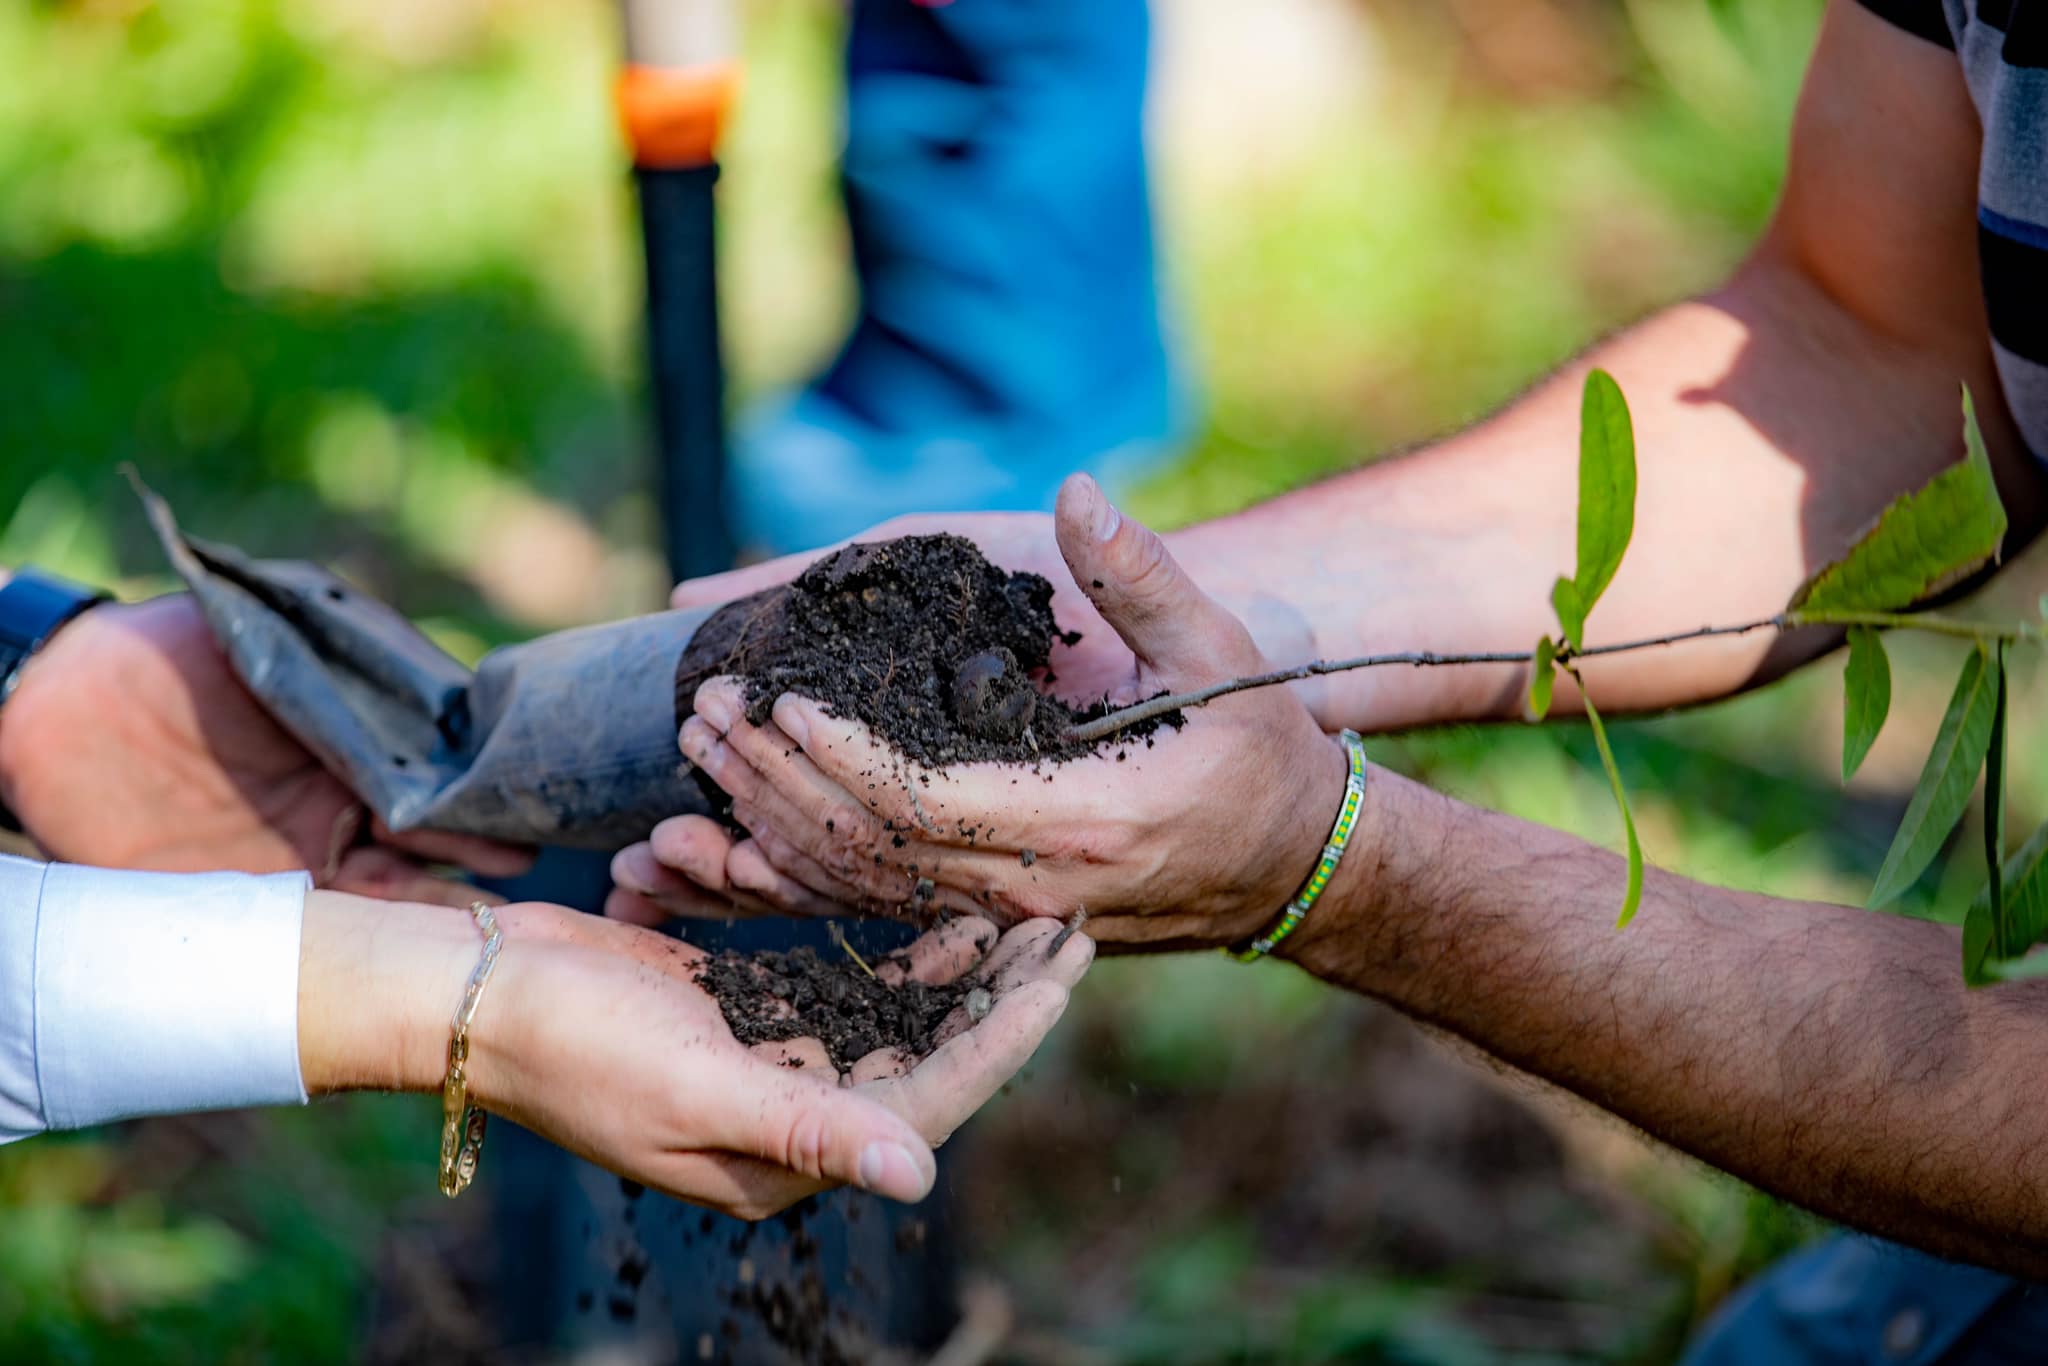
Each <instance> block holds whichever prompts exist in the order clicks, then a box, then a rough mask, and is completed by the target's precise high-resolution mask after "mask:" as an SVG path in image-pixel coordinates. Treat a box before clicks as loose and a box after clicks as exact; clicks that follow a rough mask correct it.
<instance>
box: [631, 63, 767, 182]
mask: <svg viewBox="0 0 2048 1366" xmlns="http://www.w3.org/2000/svg"><path fill="white" fill-rule="evenodd" d="M739 88H740V64H739V63H738V62H716V63H712V64H710V65H707V66H694V67H688V68H685V69H682V70H674V69H670V68H667V67H655V66H628V67H627V68H626V69H625V70H624V71H622V72H621V73H619V83H618V86H617V88H616V89H615V91H614V92H613V93H614V96H615V98H616V99H617V101H618V108H619V126H620V127H621V128H623V129H624V130H625V134H626V145H627V146H628V147H630V148H631V149H632V152H633V164H634V165H636V166H645V167H649V168H670V169H673V168H677V167H683V166H705V165H708V164H710V163H711V162H712V161H714V160H716V159H717V157H718V139H719V135H720V134H721V133H722V132H724V130H725V118H726V115H727V114H728V113H729V112H730V111H731V109H732V106H733V101H734V100H735V99H737V98H738V97H739Z"/></svg>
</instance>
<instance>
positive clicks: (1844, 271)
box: [1167, 0, 2042, 729]
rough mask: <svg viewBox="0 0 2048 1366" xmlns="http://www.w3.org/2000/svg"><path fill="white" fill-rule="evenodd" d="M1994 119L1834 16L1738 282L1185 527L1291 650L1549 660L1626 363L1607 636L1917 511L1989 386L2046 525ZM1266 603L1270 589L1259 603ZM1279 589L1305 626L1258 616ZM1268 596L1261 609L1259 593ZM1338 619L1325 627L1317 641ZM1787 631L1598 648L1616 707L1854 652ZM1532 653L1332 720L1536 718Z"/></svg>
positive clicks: (1346, 703)
mask: <svg viewBox="0 0 2048 1366" xmlns="http://www.w3.org/2000/svg"><path fill="white" fill-rule="evenodd" d="M1978 142H1979V129H1978V122H1977V116H1976V112H1975V109H1974V108H1973V106H1972V105H1971V103H1970V97H1969V93H1968V90H1967V88H1966V86H1965V85H1964V82H1963V77H1962V74H1961V71H1960V69H1959V66H1958V64H1957V61H1956V57H1955V54H1954V53H1952V52H1947V51H1944V50H1942V49H1941V48H1938V47H1936V46H1934V45H1933V44H1931V43H1928V42H1926V41H1924V40H1922V39H1919V38H1915V37H1912V36H1911V35H1909V34H1906V33H1905V32H1903V31H1901V30H1899V29H1897V28H1894V27H1892V26H1891V25H1889V24H1887V23H1886V22H1884V21H1883V20H1881V19H1878V18H1876V17H1874V16H1873V15H1871V14H1870V13H1868V12H1867V11H1865V10H1864V9H1862V8H1861V7H1860V6H1858V5H1856V4H1853V3H1846V2H1843V0H1838V3H1836V4H1835V5H1833V6H1832V7H1831V8H1830V11H1829V13H1828V15H1827V19H1826V23H1825V25H1824V27H1823V30H1822V33H1821V37H1820V41H1819V45H1818V48H1817V50H1816V53H1815V56H1814V59H1813V63H1812V67H1811V70H1810V73H1809V75H1808V78H1807V82H1806V87H1805V90H1804V92H1803V95H1802V98H1801V101H1800V105H1799V112H1798V117H1797V120H1796V123H1795V126H1794V130H1793V138H1792V149H1791V160H1790V166H1789V171H1788V175H1787V179H1786V185H1785V191H1784V195H1783V199H1782V202H1781V203H1780V205H1779V208H1778V212H1777V215H1776V217H1775V219H1774V221H1773V223H1772V225H1771V227H1770V230H1769V232H1768V233H1767V235H1766V236H1765V238H1764V240H1763V242H1762V243H1761V244H1760V245H1759V246H1758V247H1757V249H1756V250H1755V252H1754V253H1753V254H1752V256H1751V257H1750V259H1749V260H1748V262H1747V263H1746V264H1745V265H1744V266H1743V267H1742V268H1741V270H1739V271H1738V272H1737V273H1736V275H1735V277H1734V278H1733V279H1732V280H1730V281H1729V282H1728V283H1727V284H1726V285H1724V286H1723V287H1722V288H1720V289H1718V290H1716V291H1714V292H1713V293H1711V294H1708V295H1706V296H1704V297H1702V298H1700V299H1697V300H1694V301H1692V302H1689V303H1685V304H1681V305H1678V306H1676V307H1674V308H1671V309H1668V310H1666V311H1665V312H1663V313H1660V314H1658V315H1657V316H1655V317H1653V318H1651V319H1649V320H1647V321H1646V322H1643V323H1641V324H1640V325H1638V326H1636V327H1634V328H1632V329H1630V330H1629V331H1627V332H1624V333H1622V334H1620V335H1619V336H1617V337H1615V338H1613V339H1612V340H1610V341H1608V342H1606V343H1604V344H1602V345H1600V346H1597V347H1595V348H1594V349H1593V350H1592V351H1591V352H1589V353H1588V354H1587V355H1586V356H1584V357H1583V358H1581V359H1580V360H1579V361H1578V362H1576V363H1574V364H1573V365H1571V366H1569V367H1567V369H1566V370H1565V371H1564V372H1563V373H1561V374H1559V375H1558V376H1556V377H1554V378H1553V379H1551V380H1549V381H1547V382H1546V383H1544V384H1542V385H1540V386H1538V387H1537V388H1536V389H1535V390H1533V391H1532V392H1531V393H1530V394H1528V395H1527V396H1526V397H1525V398H1523V399H1522V400H1521V401H1519V402H1518V403H1516V404H1514V405H1513V406H1511V407H1510V408H1508V409H1507V410H1506V411H1505V412H1503V413H1502V414H1501V415H1499V416H1498V417H1495V418H1493V419H1491V420H1490V421H1487V422H1485V423H1482V424H1480V425H1479V426H1477V427H1475V428H1473V429H1471V430H1469V431H1467V432H1464V433H1462V434H1460V435H1457V436H1455V437H1452V438H1450V439H1448V440H1446V441H1443V442H1441V443H1439V444H1436V445H1434V446H1432V447H1429V448H1427V449H1425V450H1422V451H1419V452H1417V453H1415V454H1413V455H1410V456H1408V457H1406V458H1402V459H1397V460H1390V461H1387V462H1384V463H1381V464H1378V465H1373V466H1370V467H1367V468H1365V469H1361V470H1358V471H1356V472H1354V473H1350V474H1346V475H1342V476H1339V477H1338V478H1336V479H1333V480H1331V481H1329V482H1327V483H1324V484H1322V485H1319V486H1317V487H1315V488H1311V489H1305V490H1302V491H1300V492H1298V493H1295V494H1292V495H1289V496H1286V497H1282V498H1278V499H1275V500H1273V501H1271V502H1268V503H1264V504H1261V505H1259V506H1257V507H1254V508H1251V509H1249V510H1247V511H1245V512H1243V513H1240V514H1238V515H1236V516H1233V517H1228V518H1224V519H1222V520H1220V521H1217V522H1213V523H1209V524H1206V525H1203V526H1199V527H1194V528H1190V529H1188V530H1186V531H1183V532H1180V533H1177V534H1175V535H1171V536H1169V537H1168V538H1167V540H1168V542H1169V544H1171V545H1172V546H1173V549H1174V553H1175V555H1176V556H1178V557H1179V558H1180V560H1181V562H1182V563H1183V564H1184V565H1185V566H1186V567H1187V569H1188V571H1189V572H1190V573H1191V574H1192V575H1193V576H1194V578H1195V580H1196V581H1197V582H1198V583H1201V584H1202V585H1203V586H1204V587H1205V588H1207V589H1208V590H1209V591H1210V592H1212V593H1214V594H1215V595H1216V596H1217V597H1218V598H1220V599H1221V600H1222V601H1223V602H1224V603H1225V604H1226V605H1229V606H1232V607H1233V608H1235V609H1237V610H1238V612H1239V615H1241V616H1244V617H1245V619H1246V620H1247V621H1249V622H1251V623H1252V624H1253V626H1254V630H1255V632H1257V633H1258V634H1259V636H1260V644H1261V645H1262V646H1263V647H1265V649H1266V652H1267V653H1268V654H1269V655H1272V656H1275V657H1276V658H1279V659H1280V660H1281V661H1282V662H1286V663H1292V662H1296V661H1297V658H1298V657H1306V656H1307V655H1308V654H1309V653H1310V652H1311V651H1312V652H1313V653H1315V654H1320V655H1322V656H1323V657H1326V658H1331V657H1340V656H1349V655H1359V654H1367V653H1372V652H1376V651H1382V650H1405V649H1438V650H1483V649H1523V650H1525V649H1528V648H1529V647H1530V645H1531V644H1532V643H1533V642H1534V641H1535V640H1536V638H1537V636H1538V635H1539V634H1542V633H1543V632H1545V631H1546V630H1552V631H1554V630H1555V623H1554V620H1553V618H1552V615H1551V611H1550V606H1549V601H1548V598H1549V592H1550V585H1551V582H1552V580H1553V579H1555V578H1556V577H1557V575H1559V574H1560V573H1569V572H1570V569H1571V565H1572V560H1573V535H1574V528H1575V524H1576V501H1577V475H1576V462H1577V454H1578V447H1577V433H1578V397H1579V392H1580V388H1581V385H1582V382H1583V378H1584V373H1585V371H1586V369H1587V368H1588V367H1589V366H1594V365H1598V366H1602V367H1604V368H1606V369H1608V370H1610V371H1612V372H1613V373H1614V375H1615V377H1616V378H1617V379H1618V380H1619V381H1620V383H1621V387H1622V389H1623V391H1624V392H1625V393H1626V394H1627V396H1628V399H1629V404H1630V407H1631V409H1632V410H1633V413H1634V417H1635V426H1636V441H1637V450H1638V461H1639V491H1638V494H1637V500H1636V524H1635V536H1634V540H1633V542H1632V543H1631V546H1630V549H1629V552H1628V558H1627V560H1626V561H1625V562H1624V564H1623V566H1622V570H1621V573H1620V575H1619V576H1618V577H1617V578H1616V579H1615V581H1614V584H1613V586H1612V587H1611V588H1610V589H1609V590H1608V592H1607V594H1606V596H1605V597H1603V598H1602V599H1601V603H1600V610H1599V611H1598V612H1597V613H1595V614H1594V616H1593V618H1592V622H1591V626H1590V634H1591V636H1592V638H1593V639H1594V640H1595V641H1617V640H1631V639H1640V638H1644V637H1651V636H1657V635H1662V634H1666V633H1669V632H1672V631H1676V630H1685V629H1688V628H1691V627H1695V626H1700V625H1705V624H1709V623H1713V624H1728V623H1735V622H1741V621H1749V620H1754V619H1757V618H1759V617H1766V616H1769V615H1771V614H1772V613H1774V612H1777V611H1779V610H1780V609H1782V608H1783V606H1784V605H1785V603H1786V601H1787V600H1788V599H1789V598H1790V597H1791V596H1792V593H1793V591H1794V590H1795V589H1796V588H1797V587H1798V586H1799V585H1800V584H1801V583H1803V582H1804V581H1805V579H1806V578H1807V577H1808V576H1809V575H1810V574H1811V573H1812V572H1813V571H1814V570H1815V569H1817V568H1819V567H1820V566H1821V565H1823V564H1825V563H1827V562H1828V561H1830V560H1832V559H1833V558H1835V557H1836V556H1838V555H1839V554H1840V553H1841V552H1842V551H1843V550H1844V549H1845V548H1846V547H1847V546H1848V545H1849V543H1850V542H1851V541H1853V539H1854V538H1855V536H1856V535H1857V534H1858V533H1859V532H1860V531H1861V530H1862V529H1863V528H1864V527H1865V526H1867V525H1868V524H1869V522H1870V521H1871V520H1872V519H1873V518H1874V517H1875V516H1876V515H1877V513H1878V511H1879V510H1880V509H1882V508H1883V507H1884V505H1885V504H1886V503H1887V502H1889V501H1890V500H1891V499H1892V498H1894V497H1896V496H1897V495H1898V494H1900V493H1902V492H1904V491H1906V490H1908V489H1911V488H1914V487H1917V486H1918V485H1920V484H1921V483H1924V482H1925V481H1926V480H1927V479H1928V478H1930V477H1931V476H1932V475H1933V474H1934V473H1935V472H1936V471H1938V470H1939V469H1940V468H1941V467H1943V466H1944V465H1947V464H1949V463H1951V462H1953V461H1955V460H1957V459H1959V458H1960V457H1961V454H1962V445H1961V439H1960V431H1961V415H1960V411H1959V394H1958V385H1959V384H1961V383H1963V382H1967V383H1968V384H1969V385H1970V387H1971V389H1972V391H1973V392H1974V393H1975V395H1976V399H1977V404H1978V410H1979V413H1980V416H1982V417H1983V418H1984V422H1985V432H1986V437H1987V439H1988V441H1989V444H1990V446H1991V449H1992V452H1993V457H1994V460H1995V461H1996V462H1997V463H1998V467H1999V472H2000V484H2001V488H2002V490H2003V492H2004V494H2005V497H2006V502H2007V506H2008V508H2009V509H2010V511H2011V512H2012V520H2013V526H2014V528H2015V532H2016V536H2017V538H2018V539H2019V540H2020V541H2024V540H2025V538H2026V537H2028V536H2030V535H2031V534H2032V533H2033V532H2034V530H2035V529H2036V528H2038V526H2039V525H2040V522H2041V518H2042V496H2041V482H2040V473H2039V471H2038V470H2037V469H2036V468H2034V466H2033V465H2032V463H2031V461H2030V460H2029V459H2028V457H2027V456H2026V455H2025V454H2024V452H2023V449H2022V447H2021V444H2020V442H2019V440H2018V438H2017V436H2016V435H2015V432H2014V429H2013V427H2012V424H2011V419H2010V416H2009V415H2008V413H2007V412H2006V409H2005V406H2004V403H2003V401H2002V399H2001V398H2000V397H1999V394H2000V390H1999V385H1998V379H1997V375H1996V373H1995V371H1994V369H1993V363H1992V357H1991V351H1990V343H1989V340H1988V334H1987V332H1986V324H1985V317H1984V308H1983V302H1982V287H1981V284H1980V282H1979V279H1978V274H1977V250H1976V235H1975V223H1976V218H1975V211H1976V174H1977V162H1978ZM1257 585H1273V587H1270V588H1268V589H1265V590H1263V593H1264V594H1265V595H1266V596H1267V599H1268V600H1267V601H1266V602H1265V603H1264V604H1263V605H1256V604H1259V599H1260V597H1261V596H1262V590H1261V589H1260V588H1258V587H1257ZM1272 597H1278V598H1283V599H1285V601H1286V606H1287V607H1288V608H1290V609H1292V613H1293V614H1295V615H1298V617H1299V619H1300V624H1301V625H1302V626H1305V627H1306V628H1308V629H1306V630H1301V631H1298V632H1295V633H1293V634H1292V635H1291V637H1290V633H1289V632H1288V631H1286V630H1285V629H1282V630H1279V631H1276V632H1270V633H1269V632H1267V631H1262V630H1260V629H1259V628H1260V625H1261V622H1262V621H1271V620H1274V619H1275V618H1276V616H1277V617H1278V618H1279V619H1280V620H1281V621H1282V622H1283V624H1284V621H1285V618H1286V616H1287V615H1288V614H1287V613H1279V612H1276V610H1275V609H1276V606H1277V605H1276V604H1274V603H1273V602H1272V601H1271V598H1272ZM1248 608H1250V609H1251V610H1247V609H1248ZM1311 634H1312V637H1313V639H1312V642H1311V640H1310V638H1309V637H1310V635H1311ZM1831 643H1832V642H1831V641H1830V640H1829V639H1828V637H1827V636H1826V635H1825V633H1812V632H1809V633H1806V634H1803V635H1801V636H1799V637H1797V638H1796V639H1791V640H1787V641H1784V642H1782V643H1779V644H1777V645H1776V646H1775V647H1774V643H1773V642H1772V640H1771V639H1770V638H1769V637H1768V636H1767V635H1764V634H1761V633H1760V634H1758V635H1755V636H1748V637H1743V638H1741V639H1737V640H1722V641H1711V642H1700V643H1696V644H1689V645H1686V646H1683V647H1678V648H1673V649H1669V650H1664V651H1656V652H1649V653H1645V654H1642V655H1636V656H1630V657H1628V658H1626V659H1622V660H1600V661H1589V662H1588V664H1587V666H1586V672H1587V674H1588V676H1589V679H1590V680H1591V684H1592V686H1593V688H1594V690H1595V692H1596V695H1597V696H1599V697H1600V698H1601V699H1602V702H1603V705H1605V706H1607V707H1609V708H1610V709H1621V708H1637V709H1647V708H1657V707H1665V706H1671V705H1676V704H1682V703H1687V702H1695V701H1700V700H1703V699H1707V698H1711V697H1715V696H1719V695H1721V694H1724V693H1727V692H1731V691H1734V690H1736V689H1738V688H1741V687H1743V686H1745V685H1747V684H1750V683H1753V682H1756V681H1760V680H1761V679H1764V678H1768V677H1770V676H1772V675H1773V674H1775V673H1777V672H1782V671H1783V669H1785V668H1787V667H1789V666H1790V665H1792V664H1793V663H1796V662H1798V661H1799V660H1800V659H1802V658H1804V657H1807V656H1810V655H1812V654H1814V653H1817V652H1819V651H1820V650H1822V649H1825V648H1828V647H1829V646H1830V645H1831ZM1522 676H1523V670H1522V669H1520V668H1519V667H1511V668H1497V669H1490V670H1481V669H1473V670H1466V671H1461V672H1460V674H1459V675H1457V676H1455V677H1452V676H1447V674H1446V673H1445V671H1443V670H1432V671H1429V673H1428V674H1427V675H1422V674H1418V673H1413V672H1406V671H1391V670H1379V671H1374V672H1371V673H1366V674H1354V675H1351V676H1349V677H1346V678H1342V679H1335V680H1329V681H1326V682H1325V683H1324V684H1323V685H1322V687H1323V689H1324V691H1323V692H1322V693H1320V694H1311V702H1312V705H1314V706H1315V709H1316V711H1317V713H1318V716H1319V718H1320V719H1321V720H1322V721H1323V723H1324V725H1325V726H1327V727H1331V728H1335V727H1337V726H1340V725H1350V726H1355V727H1358V728H1360V729H1385V728H1388V727H1392V726H1400V725H1408V724H1414V723H1419V722H1426V721H1436V720H1447V719H1464V718H1475V717H1498V716H1509V715H1513V714H1516V712H1517V711H1518V709H1519V699H1520V687H1519V683H1520V681H1521V678H1522Z"/></svg>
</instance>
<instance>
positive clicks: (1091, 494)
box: [1053, 474, 1265, 686]
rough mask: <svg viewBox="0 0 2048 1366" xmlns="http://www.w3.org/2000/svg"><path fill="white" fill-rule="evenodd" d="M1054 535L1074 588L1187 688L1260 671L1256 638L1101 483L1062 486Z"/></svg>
mask: <svg viewBox="0 0 2048 1366" xmlns="http://www.w3.org/2000/svg"><path fill="white" fill-rule="evenodd" d="M1053 530H1054V533H1055V534H1056V535H1057V537H1058V538H1059V545H1060V553H1061V554H1062V555H1064V556H1065V557H1066V561H1067V567H1068V568H1069V569H1071V570H1072V571H1073V574H1074V582H1075V583H1077V584H1079V585H1081V589H1082V591H1083V592H1085V593H1086V594H1087V595H1088V598H1089V601H1091V602H1093V603H1094V604H1095V609H1096V610H1097V611H1098V612H1100V613H1101V614H1102V619H1103V620H1104V621H1106V622H1108V623H1109V625H1110V628H1111V629H1112V630H1114V631H1115V632H1116V633H1117V634H1118V635H1119V636H1121V637H1123V641H1124V643H1125V644H1126V645H1128V646H1130V647H1131V653H1132V654H1134V655H1136V656H1137V657H1138V658H1139V659H1140V660H1142V661H1144V662H1145V663H1146V664H1148V665H1150V666H1151V667H1152V668H1153V669H1155V670H1157V671H1158V672H1159V673H1160V674H1161V675H1163V676H1164V677H1165V678H1167V679H1169V680H1171V681H1172V682H1174V683H1176V684H1180V685H1183V686H1185V685H1186V684H1189V683H1197V682H1210V681H1214V680H1216V679H1220V678H1229V677H1231V676H1232V675H1234V674H1251V673H1258V672H1260V671H1261V670H1262V669H1263V668H1264V667H1265V658H1264V656H1262V655H1261V654H1260V653H1259V648H1258V646H1256V645H1254V644H1253V643H1252V637H1251V633H1250V632H1249V631H1247V630H1246V629H1245V627H1244V623H1243V622H1241V621H1239V620H1238V619H1237V618H1236V617H1235V616H1233V615H1232V614H1231V613H1230V612H1229V611H1227V610H1225V609H1224V607H1223V606H1222V605H1221V604H1220V603H1218V602H1217V601H1216V600H1215V599H1214V598H1211V597H1210V596H1209V595H1208V594H1207V593H1204V592H1203V591H1202V590H1201V589H1200V588H1198V587H1197V586H1196V585H1195V581H1194V580H1193V579H1191V578H1189V577H1188V575H1187V572H1186V571H1185V570H1183V569H1182V568H1181V567H1180V562H1179V561H1177V560H1175V559H1174V558H1173V553H1172V552H1171V551H1169V550H1168V549H1167V548H1166V543H1165V542H1164V541H1162V540H1160V539H1159V537H1158V536H1157V535H1156V534H1155V533H1154V532H1153V531H1152V530H1151V528H1149V527H1146V526H1142V525H1140V524H1139V523H1137V522H1134V521H1132V520H1131V519H1129V518H1128V517H1125V516H1124V515H1123V514H1121V513H1120V512H1118V511H1117V509H1116V506H1115V505H1114V504H1112V503H1111V502H1110V501H1109V496H1108V495H1107V494H1105V493H1104V492H1103V491H1102V489H1101V487H1100V486H1099V485H1097V484H1096V482H1095V481H1094V480H1093V479H1091V478H1090V477H1089V476H1087V475H1085V474H1073V475H1069V476H1068V477H1067V481H1066V482H1065V483H1064V484H1062V485H1060V492H1059V500H1058V502H1057V503H1056V504H1055V506H1054V510H1053Z"/></svg>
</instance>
